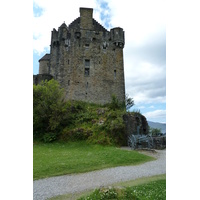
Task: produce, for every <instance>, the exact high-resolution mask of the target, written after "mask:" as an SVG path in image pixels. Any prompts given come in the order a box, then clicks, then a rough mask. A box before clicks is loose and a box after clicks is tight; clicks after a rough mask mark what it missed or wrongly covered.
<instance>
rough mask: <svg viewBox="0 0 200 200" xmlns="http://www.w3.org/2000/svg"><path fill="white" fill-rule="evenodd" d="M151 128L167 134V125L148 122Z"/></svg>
mask: <svg viewBox="0 0 200 200" xmlns="http://www.w3.org/2000/svg"><path fill="white" fill-rule="evenodd" d="M147 122H148V124H149V126H150V127H151V128H158V129H161V132H162V133H166V123H158V122H151V121H147Z"/></svg>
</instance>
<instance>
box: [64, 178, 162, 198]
mask: <svg viewBox="0 0 200 200" xmlns="http://www.w3.org/2000/svg"><path fill="white" fill-rule="evenodd" d="M129 184H130V183H129ZM133 185H134V186H129V187H125V188H119V187H108V188H101V189H96V190H95V191H93V192H92V193H90V194H89V195H87V196H82V197H80V198H78V200H92V199H95V200H107V199H116V200H165V199H166V177H165V178H161V179H160V178H158V179H157V180H154V181H147V183H143V184H139V185H137V184H135V183H134V182H133ZM63 197H64V196H63ZM63 199H64V198H63ZM65 199H67V198H65Z"/></svg>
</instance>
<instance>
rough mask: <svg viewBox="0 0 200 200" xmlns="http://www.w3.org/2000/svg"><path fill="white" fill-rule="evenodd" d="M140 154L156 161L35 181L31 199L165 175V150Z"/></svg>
mask: <svg viewBox="0 0 200 200" xmlns="http://www.w3.org/2000/svg"><path fill="white" fill-rule="evenodd" d="M140 152H141V153H144V154H147V155H150V156H153V157H156V158H157V160H155V161H150V162H147V163H144V164H142V165H137V166H124V167H114V168H109V169H104V170H98V171H93V172H88V173H83V174H73V175H64V176H56V177H51V178H46V179H40V180H36V181H34V182H33V199H34V200H44V199H47V198H50V197H53V196H57V195H62V194H67V193H77V192H82V191H85V190H88V189H94V188H97V187H101V186H108V185H111V184H113V183H117V182H121V181H128V180H135V179H137V178H141V177H148V176H154V175H159V174H165V173H166V150H156V151H154V152H151V151H140Z"/></svg>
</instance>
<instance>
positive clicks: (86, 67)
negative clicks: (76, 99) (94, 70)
mask: <svg viewBox="0 0 200 200" xmlns="http://www.w3.org/2000/svg"><path fill="white" fill-rule="evenodd" d="M89 75H90V60H85V76H89Z"/></svg>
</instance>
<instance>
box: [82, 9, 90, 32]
mask: <svg viewBox="0 0 200 200" xmlns="http://www.w3.org/2000/svg"><path fill="white" fill-rule="evenodd" d="M92 15H93V9H92V8H80V28H82V29H89V30H91V29H93V20H92V19H93V16H92Z"/></svg>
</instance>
